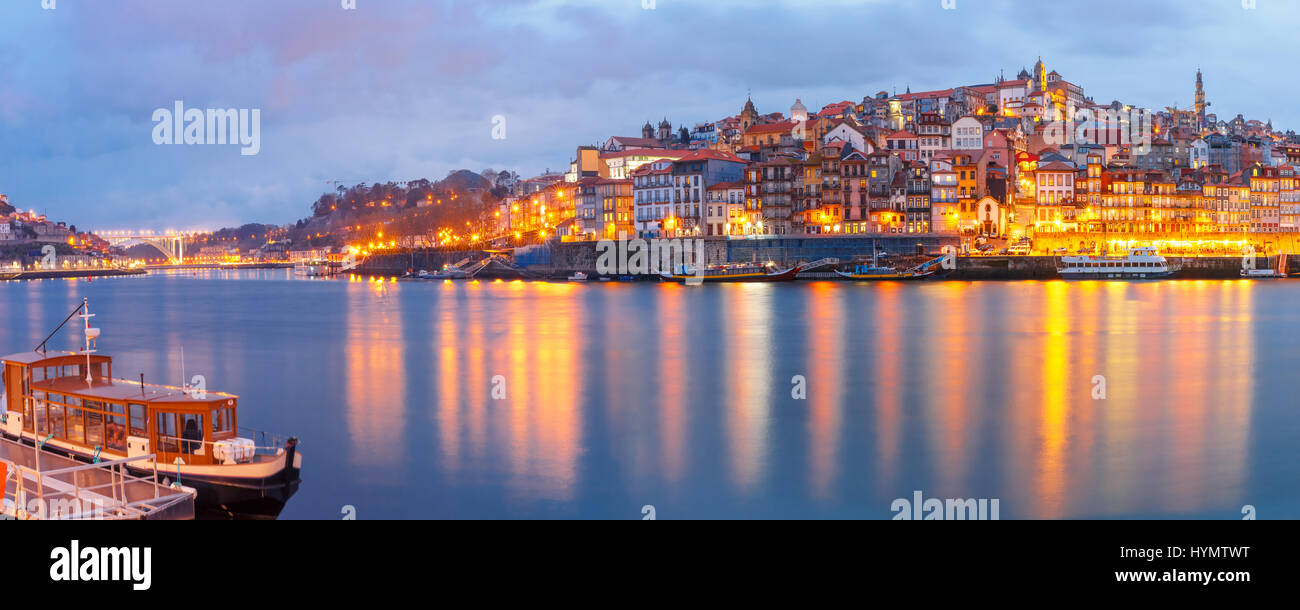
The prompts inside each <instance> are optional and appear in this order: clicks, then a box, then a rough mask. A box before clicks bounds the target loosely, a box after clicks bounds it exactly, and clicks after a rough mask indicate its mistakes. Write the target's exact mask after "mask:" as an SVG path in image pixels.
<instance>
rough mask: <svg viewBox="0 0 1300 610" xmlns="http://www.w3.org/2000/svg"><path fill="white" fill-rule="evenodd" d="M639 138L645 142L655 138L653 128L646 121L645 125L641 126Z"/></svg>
mask: <svg viewBox="0 0 1300 610" xmlns="http://www.w3.org/2000/svg"><path fill="white" fill-rule="evenodd" d="M641 137H642V138H645V139H647V140H649V139H651V138H653V137H655V128H654V126H653V125H651V124H650V121H646V122H645V125H642V126H641Z"/></svg>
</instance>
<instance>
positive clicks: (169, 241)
mask: <svg viewBox="0 0 1300 610" xmlns="http://www.w3.org/2000/svg"><path fill="white" fill-rule="evenodd" d="M95 235H98V236H99V237H101V238H103V239H104V241H107V242H108V243H109V244H110V245H113V246H126V245H136V244H147V245H150V246H153V247H154V249H156V250H158V251H159V252H161V253H163V255H164V256H166V257H167V262H168V263H169V264H172V265H179V264H182V263H183V262H184V260H185V240H187V239H190V238H193V237H196V236H199V235H203V233H198V232H185V231H96V232H95Z"/></svg>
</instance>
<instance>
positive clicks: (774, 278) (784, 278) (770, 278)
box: [659, 267, 800, 284]
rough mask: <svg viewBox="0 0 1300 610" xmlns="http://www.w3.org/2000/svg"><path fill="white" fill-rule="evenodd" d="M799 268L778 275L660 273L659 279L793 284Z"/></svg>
mask: <svg viewBox="0 0 1300 610" xmlns="http://www.w3.org/2000/svg"><path fill="white" fill-rule="evenodd" d="M799 269H800V268H799V267H795V268H793V269H787V270H785V271H781V272H778V273H739V274H736V275H703V276H697V275H682V274H676V273H674V274H669V273H662V274H660V275H659V277H661V278H663V279H664V280H665V281H669V282H678V283H683V284H686V283H697V282H698V283H704V284H722V283H733V282H793V281H794V280H795V276H797V275H799Z"/></svg>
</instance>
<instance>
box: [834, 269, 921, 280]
mask: <svg viewBox="0 0 1300 610" xmlns="http://www.w3.org/2000/svg"><path fill="white" fill-rule="evenodd" d="M835 273H837V274H839V276H840V277H842V278H844V279H846V280H853V281H855V282H905V281H914V280H923V279H925V278H927V277H930V276H931V275H934V273H894V274H889V275H877V274H874V273H873V274H870V275H860V274H856V273H845V272H843V271H836V272H835Z"/></svg>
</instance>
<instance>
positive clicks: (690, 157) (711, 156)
mask: <svg viewBox="0 0 1300 610" xmlns="http://www.w3.org/2000/svg"><path fill="white" fill-rule="evenodd" d="M708 160H714V161H730V162H732V163H746V161H745V160H744V159H741V158H740V157H737V156H736V155H733V154H731V153H725V152H722V151H717V150H713V149H712V148H701V149H699V150H693V151H691V152H690V153H688V154H687V155H685V156H683V157H682V158H680V159H678V160H677V161H678V162H682V161H708Z"/></svg>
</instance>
